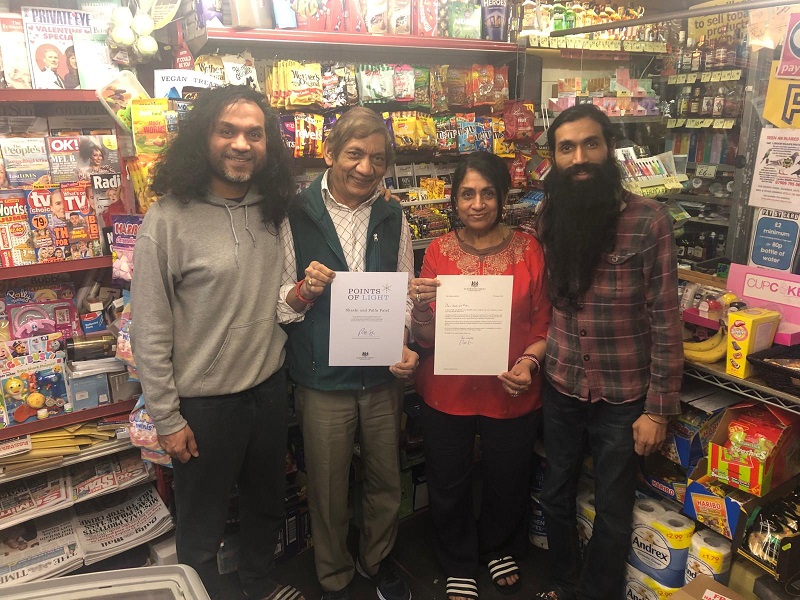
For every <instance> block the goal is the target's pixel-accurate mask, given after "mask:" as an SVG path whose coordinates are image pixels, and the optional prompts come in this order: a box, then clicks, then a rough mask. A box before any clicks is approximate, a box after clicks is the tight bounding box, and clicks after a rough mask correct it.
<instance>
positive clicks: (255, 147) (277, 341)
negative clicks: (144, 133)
mask: <svg viewBox="0 0 800 600" xmlns="http://www.w3.org/2000/svg"><path fill="white" fill-rule="evenodd" d="M152 188H153V190H154V191H155V192H157V193H159V194H164V195H163V197H162V198H161V199H160V200H159V201H158V202H157V203H156V204H154V205H153V206H152V207H151V208H150V210H149V211H148V212H147V215H146V216H145V218H144V222H143V223H142V226H141V227H140V228H139V234H138V237H137V240H136V250H135V253H134V260H135V263H136V275H135V277H134V278H133V283H132V289H131V296H132V306H133V307H134V308H133V310H134V315H135V316H134V320H133V323H132V342H133V351H134V355H135V357H136V365H137V368H138V372H139V375H140V377H141V381H142V388H143V390H144V395H145V403H146V406H147V410H148V412H149V413H150V416H151V417H152V419H153V422H154V424H155V427H156V431H157V432H158V439H159V442H160V443H161V446H162V447H163V448H164V450H165V451H166V452H167V453H168V454H169V455H170V456H171V457H172V459H173V460H172V462H173V466H174V472H175V504H176V510H177V521H178V524H177V527H178V531H177V551H178V560H179V561H180V562H182V563H186V564H188V565H190V566H192V567H194V569H196V570H197V572H198V573H199V574H200V578H201V579H202V581H203V584H204V585H205V586H206V589H207V590H208V591H209V594H210V595H211V597H212V598H219V597H220V595H221V588H220V577H219V573H218V572H217V562H216V557H217V550H218V549H219V543H220V540H221V539H222V535H223V531H224V529H225V520H226V517H227V514H228V502H229V496H230V492H231V488H232V487H233V485H234V484H237V485H238V489H239V515H240V524H241V527H240V535H241V553H240V561H239V579H240V582H241V586H242V591H243V593H244V594H245V596H246V597H247V598H257V599H262V598H264V599H268V600H301V599H302V596H301V594H300V593H299V592H298V591H297V590H295V589H294V588H291V587H290V586H281V585H279V584H277V583H275V582H274V581H273V580H272V577H271V569H272V566H273V556H274V553H275V546H276V544H277V542H278V530H279V528H280V527H281V526H282V524H283V522H284V518H285V511H284V491H285V481H286V479H285V477H286V475H285V454H286V437H287V436H286V413H287V411H286V405H287V388H286V375H285V371H284V368H283V362H284V357H285V352H284V342H285V341H286V334H285V333H284V332H283V330H282V329H281V328H280V326H279V325H278V322H277V319H276V306H277V303H278V292H279V289H280V284H281V269H280V265H282V263H283V248H282V245H281V241H280V237H279V228H280V224H281V222H282V221H283V219H284V216H285V213H286V207H287V206H288V204H289V200H290V198H291V195H292V193H293V190H294V182H293V179H292V169H291V162H290V158H289V155H288V154H287V152H286V150H285V148H284V146H283V143H282V141H281V136H280V130H279V120H278V117H277V115H276V114H275V113H274V112H272V110H271V109H270V108H269V105H268V104H267V102H266V101H265V99H264V96H263V95H262V94H259V93H257V92H255V91H253V90H252V89H250V88H249V87H246V86H228V87H222V88H217V89H214V90H209V91H206V92H204V93H203V94H202V95H200V97H199V98H198V99H197V102H196V103H195V106H194V108H193V110H192V112H191V113H190V116H189V119H188V121H187V122H186V123H185V124H184V125H182V126H181V129H180V131H179V133H178V136H177V137H176V139H175V140H174V141H173V142H172V144H171V145H170V147H169V148H168V149H167V150H166V152H165V154H164V155H162V158H161V160H160V161H159V162H158V164H157V165H156V170H155V175H154V178H153V185H152ZM276 265H277V266H276Z"/></svg>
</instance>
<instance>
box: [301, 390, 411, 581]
mask: <svg viewBox="0 0 800 600" xmlns="http://www.w3.org/2000/svg"><path fill="white" fill-rule="evenodd" d="M295 400H296V404H297V406H296V408H297V414H298V417H299V421H300V427H301V429H302V432H303V444H304V447H305V461H306V472H307V474H308V506H309V510H310V512H311V531H312V535H313V538H314V561H315V564H316V568H317V578H318V579H319V582H320V584H321V586H322V589H323V590H324V591H339V590H341V589H343V588H344V587H346V586H347V585H348V584H349V583H350V581H351V580H352V579H353V575H354V569H355V562H354V559H353V557H352V556H351V555H350V553H349V552H348V550H347V532H348V528H349V517H348V511H347V493H348V483H349V473H350V461H351V459H352V456H353V442H354V440H355V437H356V429H357V428H358V429H359V431H360V435H359V439H360V444H361V461H362V463H363V465H364V486H363V506H364V526H363V528H362V529H361V535H360V539H359V561H360V562H361V566H362V567H363V568H364V569H365V570H366V571H367V572H368V573H370V574H374V573H376V572H377V570H378V566H379V565H380V562H381V561H382V560H383V559H384V558H385V557H386V556H388V554H389V553H390V552H391V551H392V548H393V546H394V542H395V539H396V538H397V513H398V510H399V508H400V459H399V436H400V415H401V412H402V407H403V383H402V382H401V381H397V382H393V383H391V384H388V385H384V386H380V387H377V388H372V389H369V390H357V391H346V392H322V391H319V390H312V389H309V388H306V387H302V386H297V389H296V390H295Z"/></svg>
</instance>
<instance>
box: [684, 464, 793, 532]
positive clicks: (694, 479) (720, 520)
mask: <svg viewBox="0 0 800 600" xmlns="http://www.w3.org/2000/svg"><path fill="white" fill-rule="evenodd" d="M795 479H796V478H795ZM795 479H793V480H790V481H787V482H784V483H782V484H780V485H778V486H777V487H776V488H774V489H773V490H772V491H771V492H769V493H768V494H767V495H766V496H765V497H763V498H757V497H756V496H753V495H751V494H748V493H746V492H743V491H741V490H738V489H736V488H733V487H731V486H729V485H727V484H725V483H723V482H721V481H719V480H718V479H716V478H714V477H712V476H710V475H708V459H705V458H704V459H702V460H701V461H700V462H699V463H697V467H695V469H694V471H692V472H691V473H689V484H688V485H687V486H686V498H685V500H684V502H683V514H685V515H686V516H687V517H689V518H690V519H694V520H695V521H699V522H700V523H702V524H703V525H705V526H706V527H708V528H709V529H713V530H714V531H716V532H717V533H719V534H720V535H723V536H725V537H726V538H728V539H729V540H733V541H734V542H737V543H738V542H740V541H741V540H742V538H743V537H744V531H745V526H746V524H747V519H748V518H749V517H750V515H752V514H753V511H755V510H756V508H758V507H759V506H762V505H764V504H766V503H767V502H769V501H770V500H772V499H776V498H779V497H781V496H782V495H784V494H788V493H789V492H791V491H792V490H793V489H794V487H795V485H796V481H795Z"/></svg>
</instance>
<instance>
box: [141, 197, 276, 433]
mask: <svg viewBox="0 0 800 600" xmlns="http://www.w3.org/2000/svg"><path fill="white" fill-rule="evenodd" d="M259 200H260V196H259V195H258V194H257V193H256V192H254V191H250V192H249V193H248V194H247V196H245V198H244V199H243V200H242V201H241V202H233V201H230V200H226V199H224V198H218V197H215V196H208V197H207V198H205V199H202V200H193V201H191V202H188V203H183V202H181V201H179V200H177V199H176V198H174V197H172V196H170V195H167V196H165V197H164V198H162V199H161V200H159V201H158V202H157V203H156V204H154V205H153V206H152V207H151V208H150V210H148V212H147V215H146V216H145V218H144V223H143V224H142V226H141V227H140V228H139V234H138V236H137V238H136V248H135V251H134V277H133V282H132V285H131V301H132V308H133V320H132V323H131V341H132V344H133V354H134V358H135V360H136V367H137V371H138V373H139V376H140V378H141V381H142V388H143V390H144V394H145V401H146V404H147V410H148V412H149V413H150V415H151V417H152V418H153V421H154V423H155V426H156V430H157V431H158V433H159V434H161V435H167V434H170V433H174V432H176V431H179V430H180V429H182V428H183V427H184V426H185V425H186V421H185V420H184V419H183V417H182V416H181V415H180V413H179V405H180V398H187V397H188V398H191V397H196V396H216V395H223V394H232V393H235V392H240V391H243V390H247V389H249V388H251V387H253V386H255V385H258V384H259V383H261V382H262V381H264V380H266V379H267V378H268V377H270V376H271V375H272V374H273V373H275V371H277V370H278V369H279V368H280V367H281V365H282V364H283V360H284V356H285V353H284V349H283V346H284V342H285V341H286V334H285V333H284V331H283V330H282V329H281V328H280V327H279V326H278V322H277V319H276V305H277V301H278V292H279V289H280V283H281V273H282V268H283V250H282V248H281V243H280V239H279V237H278V233H277V231H276V230H275V228H274V227H272V226H269V228H268V227H267V225H266V224H265V223H264V222H263V220H262V216H261V211H260V209H259V207H258V206H256V204H257V203H258V202H259ZM189 401H191V400H189Z"/></svg>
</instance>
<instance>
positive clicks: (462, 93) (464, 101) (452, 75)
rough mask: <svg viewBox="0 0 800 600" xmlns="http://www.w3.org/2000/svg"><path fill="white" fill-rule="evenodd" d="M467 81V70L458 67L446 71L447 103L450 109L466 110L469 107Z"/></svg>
mask: <svg viewBox="0 0 800 600" xmlns="http://www.w3.org/2000/svg"><path fill="white" fill-rule="evenodd" d="M469 81H470V70H469V69H461V68H458V67H450V68H448V69H447V101H448V103H449V104H450V106H451V107H455V106H460V107H463V108H468V107H469V106H470V94H469V89H468V86H469Z"/></svg>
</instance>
